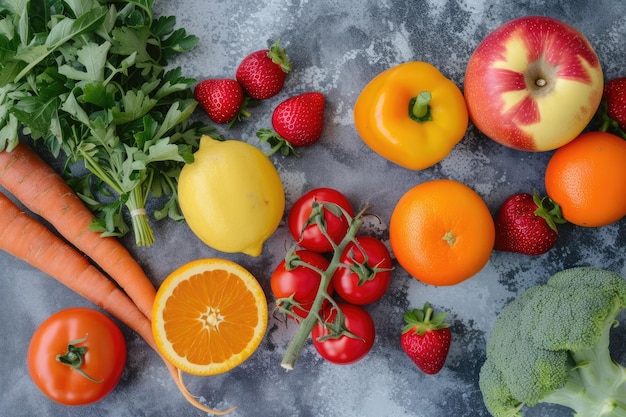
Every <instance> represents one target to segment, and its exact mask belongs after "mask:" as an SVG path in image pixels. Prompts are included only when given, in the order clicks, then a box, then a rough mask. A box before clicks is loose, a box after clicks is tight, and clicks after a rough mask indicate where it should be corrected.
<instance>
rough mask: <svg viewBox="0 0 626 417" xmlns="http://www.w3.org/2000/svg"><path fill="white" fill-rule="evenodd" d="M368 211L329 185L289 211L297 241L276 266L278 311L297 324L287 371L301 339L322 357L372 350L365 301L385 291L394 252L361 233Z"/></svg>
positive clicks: (356, 356) (339, 360) (338, 358)
mask: <svg viewBox="0 0 626 417" xmlns="http://www.w3.org/2000/svg"><path fill="white" fill-rule="evenodd" d="M364 214H365V210H363V211H361V212H359V213H357V214H356V215H355V214H354V210H353V208H352V205H351V204H350V201H349V200H348V199H347V197H346V196H345V195H343V194H342V193H341V192H339V191H337V190H334V189H331V188H316V189H314V190H311V191H309V192H307V193H305V194H304V195H302V196H301V197H300V198H299V199H298V200H297V201H296V202H295V203H294V205H293V206H292V208H291V210H290V212H289V215H288V227H289V231H290V233H291V235H292V236H293V237H294V239H295V240H296V243H295V244H294V245H293V246H292V247H291V248H290V249H289V250H288V251H287V254H286V256H285V259H284V260H282V261H281V262H280V264H279V265H278V266H277V267H276V269H275V270H274V272H273V274H272V277H271V281H270V284H271V289H272V293H273V295H274V297H275V299H276V306H277V309H278V310H279V311H280V312H282V313H285V314H286V315H287V316H288V317H289V318H290V319H293V320H295V321H296V322H298V323H299V324H300V327H299V329H298V332H297V333H296V335H295V337H294V339H293V340H292V342H291V344H290V346H289V348H288V349H287V352H286V353H285V357H284V358H283V362H282V366H283V367H285V368H287V369H292V368H293V366H294V365H295V361H296V360H297V358H298V356H299V354H300V351H301V350H302V347H303V346H304V343H305V341H306V340H307V339H308V337H309V334H310V335H311V338H312V342H313V346H314V347H315V349H316V350H317V352H318V353H319V354H320V355H321V356H322V357H323V358H324V359H326V360H328V361H329V362H331V363H335V364H349V363H354V362H356V361H358V360H360V359H362V358H363V357H364V356H365V355H366V354H367V353H368V352H369V351H370V349H371V348H372V346H373V343H374V338H375V335H376V332H375V326H374V321H373V319H372V317H371V316H370V314H369V313H368V311H367V310H366V309H365V308H364V305H367V304H371V303H373V302H375V301H377V300H379V299H380V298H381V297H382V296H383V295H384V294H385V293H386V291H387V289H388V288H389V284H390V280H391V271H392V261H391V254H390V252H389V250H388V249H387V247H386V246H385V244H384V243H383V242H382V241H381V240H379V239H377V238H375V237H373V236H369V235H365V234H359V232H360V228H361V226H362V224H363V216H364Z"/></svg>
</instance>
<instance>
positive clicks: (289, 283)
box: [270, 249, 333, 318]
mask: <svg viewBox="0 0 626 417" xmlns="http://www.w3.org/2000/svg"><path fill="white" fill-rule="evenodd" d="M295 254H296V255H297V257H298V258H299V259H300V260H301V261H302V262H306V263H307V264H309V265H311V266H314V267H316V268H318V269H320V270H322V271H324V270H326V268H328V264H329V262H328V260H327V259H326V258H324V256H322V255H321V254H319V253H316V252H312V251H308V250H303V249H302V250H298V251H296V252H295ZM321 280H322V276H321V275H320V274H319V273H318V272H317V271H314V270H312V269H311V268H308V267H306V266H296V267H295V268H293V269H290V268H289V267H288V265H287V262H286V261H285V260H284V259H283V260H282V261H281V263H280V264H278V266H277V267H276V269H275V270H274V273H273V274H272V278H271V279H270V286H271V288H272V293H273V294H274V297H275V298H276V299H277V300H278V299H280V298H287V297H290V296H292V295H293V300H294V301H295V302H297V303H300V305H301V306H302V308H300V307H295V306H294V307H293V308H292V309H291V311H292V312H293V313H294V314H296V315H297V316H298V317H301V318H305V317H306V316H307V315H308V314H309V309H310V308H311V306H312V305H313V301H315V296H316V295H317V291H318V289H319V287H320V283H321ZM326 292H327V293H328V295H331V294H332V293H333V287H332V280H331V282H329V283H328V288H327V289H326Z"/></svg>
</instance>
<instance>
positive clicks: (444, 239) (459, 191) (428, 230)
mask: <svg viewBox="0 0 626 417" xmlns="http://www.w3.org/2000/svg"><path fill="white" fill-rule="evenodd" d="M389 240H390V243H391V248H392V250H393V253H394V254H395V257H396V259H397V261H398V263H399V264H400V265H401V266H402V267H403V268H404V269H405V270H406V271H407V272H408V273H409V274H411V275H412V276H413V277H415V278H416V279H418V280H419V281H422V282H424V283H426V284H431V285H437V286H443V285H454V284H458V283H460V282H462V281H464V280H466V279H468V278H470V277H472V276H474V275H475V274H476V273H478V272H479V271H480V270H481V269H482V268H483V267H484V266H485V265H486V264H487V262H488V261H489V258H490V256H491V252H492V250H493V244H494V241H495V226H494V223H493V217H492V216H491V213H490V212H489V209H488V207H487V205H486V204H485V202H484V201H483V199H482V198H481V197H480V196H479V195H478V194H477V193H476V192H475V191H474V190H472V189H471V188H470V187H468V186H467V185H465V184H462V183H460V182H458V181H454V180H448V179H440V180H432V181H427V182H424V183H421V184H419V185H416V186H415V187H413V188H411V189H410V190H409V191H407V192H406V193H405V194H404V195H403V196H402V197H401V198H400V200H398V203H397V204H396V207H395V208H394V210H393V213H392V214H391V220H390V222H389Z"/></svg>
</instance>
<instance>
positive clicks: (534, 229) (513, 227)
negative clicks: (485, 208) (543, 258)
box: [494, 193, 565, 255]
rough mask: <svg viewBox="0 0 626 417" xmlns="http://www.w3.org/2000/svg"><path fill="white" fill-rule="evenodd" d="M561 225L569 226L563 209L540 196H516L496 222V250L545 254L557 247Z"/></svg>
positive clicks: (511, 198) (501, 210) (508, 200)
mask: <svg viewBox="0 0 626 417" xmlns="http://www.w3.org/2000/svg"><path fill="white" fill-rule="evenodd" d="M557 223H565V220H564V219H563V217H562V215H561V208H560V207H559V205H558V204H557V203H555V202H554V201H552V200H551V199H550V198H548V197H544V198H543V199H541V198H540V197H539V196H538V195H537V193H533V195H530V194H528V193H520V194H514V195H512V196H510V197H509V198H507V199H506V200H505V201H504V203H503V204H502V206H501V207H500V209H499V211H498V214H497V215H496V219H495V226H496V241H495V245H494V249H496V250H499V251H506V252H517V253H522V254H525V255H541V254H543V253H546V252H547V251H549V250H550V249H552V247H554V245H555V244H556V241H557V237H558V232H557V227H556V224H557Z"/></svg>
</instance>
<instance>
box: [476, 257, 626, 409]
mask: <svg viewBox="0 0 626 417" xmlns="http://www.w3.org/2000/svg"><path fill="white" fill-rule="evenodd" d="M624 308H626V281H625V280H624V279H623V278H622V277H621V276H620V275H618V274H616V273H614V272H610V271H605V270H603V269H598V268H592V267H576V268H571V269H566V270H563V271H561V272H558V273H556V274H555V275H553V276H552V277H550V278H549V279H548V282H547V283H546V284H544V285H536V286H534V287H531V288H529V289H528V290H527V291H525V292H524V293H523V294H521V295H520V296H519V297H517V298H516V299H515V300H513V301H512V302H510V303H509V304H507V305H506V306H505V307H504V308H503V309H502V311H501V312H500V314H499V315H498V317H497V318H496V320H495V323H494V327H493V330H492V332H491V336H490V338H489V341H488V343H487V350H486V354H487V357H486V360H485V363H484V364H483V366H482V368H481V370H480V377H479V385H480V390H481V392H482V395H483V399H484V402H485V405H486V407H487V409H488V410H489V412H490V413H491V414H492V415H493V416H495V417H515V416H522V415H523V414H522V411H523V407H524V406H530V407H532V406H535V405H537V404H539V403H552V404H559V405H561V406H565V407H569V408H571V409H573V410H574V411H575V414H574V415H575V416H578V417H600V416H613V417H621V416H624V417H626V384H625V383H624V382H625V381H626V368H624V367H623V366H622V365H620V364H618V363H616V362H615V361H613V360H612V359H611V356H610V353H609V333H610V330H611V328H612V327H614V326H616V325H617V316H618V314H619V313H620V311H622V309H624Z"/></svg>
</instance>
